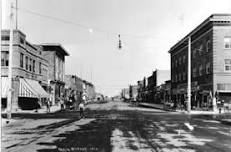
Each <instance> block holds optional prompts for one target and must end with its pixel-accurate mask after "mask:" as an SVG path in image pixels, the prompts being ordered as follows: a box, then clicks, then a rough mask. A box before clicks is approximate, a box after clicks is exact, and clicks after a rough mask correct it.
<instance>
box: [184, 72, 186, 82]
mask: <svg viewBox="0 0 231 152" xmlns="http://www.w3.org/2000/svg"><path fill="white" fill-rule="evenodd" d="M185 80H186V73H185V72H183V81H185Z"/></svg>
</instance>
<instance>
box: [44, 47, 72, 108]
mask: <svg viewBox="0 0 231 152" xmlns="http://www.w3.org/2000/svg"><path fill="white" fill-rule="evenodd" d="M40 46H41V47H42V49H43V51H42V55H43V57H44V58H45V59H46V60H47V61H48V83H49V86H50V88H51V89H50V100H51V101H52V103H53V104H56V103H57V102H58V100H59V98H60V97H61V95H64V92H65V91H64V88H65V82H64V77H65V57H66V56H69V53H68V52H67V51H66V50H65V49H64V48H63V47H62V46H61V44H55V43H50V44H41V45H40Z"/></svg>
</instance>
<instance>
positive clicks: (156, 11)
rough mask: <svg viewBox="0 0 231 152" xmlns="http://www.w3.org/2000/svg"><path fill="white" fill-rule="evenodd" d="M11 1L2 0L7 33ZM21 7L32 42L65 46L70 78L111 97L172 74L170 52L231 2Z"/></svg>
mask: <svg viewBox="0 0 231 152" xmlns="http://www.w3.org/2000/svg"><path fill="white" fill-rule="evenodd" d="M6 1H7V2H6ZM9 1H10V0H3V18H2V19H3V27H4V28H7V27H8V18H9V13H7V12H8V10H9V9H7V8H9V5H8V3H9ZM12 1H14V0H12ZM18 7H19V11H18V27H19V29H20V30H21V31H22V32H24V33H25V34H26V36H27V40H28V41H29V42H31V43H35V44H40V43H49V42H50V43H61V44H62V45H63V46H64V47H65V48H66V50H67V51H68V52H69V53H70V56H69V57H67V58H66V73H67V74H76V75H78V76H80V77H82V78H84V79H86V80H88V81H93V83H94V84H95V85H96V89H97V91H99V92H101V93H104V94H105V95H109V96H111V95H115V94H118V93H119V91H120V90H121V88H123V87H127V86H128V84H136V82H137V81H138V80H140V79H143V77H144V76H150V75H151V73H152V71H154V70H155V69H156V68H157V69H170V57H169V54H168V50H169V49H170V47H171V46H173V45H174V44H175V43H176V42H177V41H178V40H180V39H181V38H182V37H183V36H185V35H186V34H187V33H188V32H190V31H191V30H192V29H193V28H195V27H196V26H197V25H199V24H200V23H201V22H202V21H203V20H205V19H206V18H207V17H209V16H210V15H211V14H213V13H231V0H18ZM25 10H29V11H32V12H36V13H37V14H42V15H46V16H51V17H53V18H58V19H61V20H65V21H70V22H72V23H74V24H72V23H67V22H61V21H59V20H53V19H50V18H45V17H42V16H38V15H34V14H31V13H28V12H26V11H25ZM79 25H84V27H81V26H79ZM118 34H120V35H121V41H122V46H123V48H122V49H121V50H119V49H118Z"/></svg>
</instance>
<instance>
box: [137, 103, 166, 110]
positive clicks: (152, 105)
mask: <svg viewBox="0 0 231 152" xmlns="http://www.w3.org/2000/svg"><path fill="white" fill-rule="evenodd" d="M139 106H143V107H149V108H155V109H161V110H164V105H163V104H154V103H139Z"/></svg>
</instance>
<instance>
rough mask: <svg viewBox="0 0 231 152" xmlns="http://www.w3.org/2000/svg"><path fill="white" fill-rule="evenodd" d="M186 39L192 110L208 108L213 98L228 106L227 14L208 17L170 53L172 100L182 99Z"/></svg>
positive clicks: (230, 38)
mask: <svg viewBox="0 0 231 152" xmlns="http://www.w3.org/2000/svg"><path fill="white" fill-rule="evenodd" d="M189 37H190V38H191V81H192V82H191V84H192V85H191V90H192V92H191V94H192V96H191V101H192V102H191V103H192V107H209V105H211V101H212V100H211V98H212V97H214V96H215V94H216V95H217V96H219V100H224V101H225V102H231V14H214V15H211V16H210V17H208V18H207V19H206V20H205V21H204V22H202V23H201V24H200V25H199V26H198V27H196V28H195V29H194V30H192V31H191V32H190V33H189V34H188V35H186V36H185V37H184V38H183V39H182V40H180V41H179V42H178V43H176V44H175V45H174V46H173V47H172V48H171V49H170V51H169V53H170V54H171V87H172V88H171V93H172V100H174V101H175V103H177V102H178V103H182V104H183V102H184V100H185V98H186V93H187V71H188V39H189Z"/></svg>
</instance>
